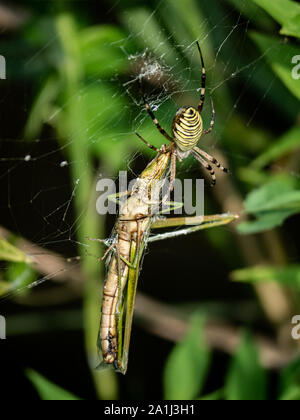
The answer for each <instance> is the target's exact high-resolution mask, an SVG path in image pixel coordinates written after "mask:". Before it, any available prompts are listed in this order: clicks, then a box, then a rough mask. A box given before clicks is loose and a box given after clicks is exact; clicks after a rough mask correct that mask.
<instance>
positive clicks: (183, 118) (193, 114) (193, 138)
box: [137, 42, 228, 188]
mask: <svg viewBox="0 0 300 420" xmlns="http://www.w3.org/2000/svg"><path fill="white" fill-rule="evenodd" d="M197 47H198V51H199V54H200V58H201V64H202V86H201V95H200V102H199V104H198V109H196V108H194V107H193V106H189V107H185V108H180V109H179V111H178V112H177V113H176V115H175V118H174V120H173V124H172V136H169V134H168V133H167V132H166V131H165V130H164V129H163V128H162V127H161V125H160V124H159V122H158V120H157V119H156V117H155V115H154V113H153V111H152V110H151V108H150V105H149V104H148V102H147V101H146V99H145V97H144V94H143V92H142V90H141V93H142V96H143V99H144V103H145V107H146V109H147V111H148V113H149V115H150V117H151V118H152V120H153V122H154V124H155V125H156V127H157V128H158V130H159V131H160V133H161V134H162V135H163V136H164V137H166V139H167V140H168V141H170V142H171V143H172V145H173V146H172V147H171V151H172V159H171V186H173V184H174V181H175V177H176V157H177V158H178V159H179V160H182V159H184V158H186V157H187V156H188V155H190V154H192V155H193V156H194V157H195V158H196V159H197V160H198V162H200V163H201V165H203V166H204V168H206V169H207V170H208V171H209V172H210V175H211V178H212V185H215V184H216V176H215V172H214V170H213V168H212V166H211V164H213V165H215V166H216V167H217V168H219V169H221V170H222V171H224V172H228V170H227V169H226V168H224V167H223V166H222V165H221V164H220V163H219V162H218V161H217V159H215V158H214V157H213V156H211V155H209V154H208V153H206V152H204V150H201V149H199V147H197V143H198V142H199V140H200V138H201V136H202V135H203V134H209V133H211V131H212V130H213V128H214V124H215V115H216V113H215V109H214V104H213V100H212V99H211V105H212V119H211V122H210V127H209V129H207V130H204V129H203V120H202V117H201V112H202V109H203V105H204V100H205V83H206V71H205V66H204V60H203V56H202V52H201V49H200V45H199V43H198V42H197ZM137 135H138V137H139V138H140V139H141V140H142V141H143V142H144V143H145V144H146V145H147V146H148V147H150V148H151V149H152V150H156V151H157V152H160V153H163V152H164V151H165V150H167V149H169V148H166V147H165V146H163V147H162V148H161V149H157V148H156V147H154V146H152V145H151V144H149V143H148V142H147V141H146V140H145V139H143V137H141V136H140V135H139V134H137ZM208 162H210V163H211V164H210V163H208ZM171 188H172V187H171Z"/></svg>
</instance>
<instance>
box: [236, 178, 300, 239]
mask: <svg viewBox="0 0 300 420" xmlns="http://www.w3.org/2000/svg"><path fill="white" fill-rule="evenodd" d="M244 205H245V210H246V212H247V213H248V214H252V215H255V216H256V217H257V219H258V220H256V221H254V222H244V223H241V224H240V225H239V226H238V230H239V232H240V233H243V234H249V233H258V232H262V231H264V230H268V229H272V228H274V227H277V226H280V225H282V223H283V222H284V221H285V220H286V219H287V218H288V217H290V216H292V215H293V214H296V213H299V212H300V191H299V190H296V189H295V180H294V179H292V178H290V177H286V176H280V177H277V178H276V179H272V181H270V182H268V183H266V184H265V185H263V186H262V187H260V188H258V189H255V190H253V191H252V192H251V193H250V194H248V196H247V198H246V200H245V202H244Z"/></svg>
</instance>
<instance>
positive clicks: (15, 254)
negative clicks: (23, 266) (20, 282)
mask: <svg viewBox="0 0 300 420" xmlns="http://www.w3.org/2000/svg"><path fill="white" fill-rule="evenodd" d="M0 261H11V262H25V263H30V262H32V260H31V258H29V257H28V256H27V255H26V254H24V252H22V251H21V250H19V249H18V248H16V247H15V246H13V245H12V244H10V243H9V242H8V241H7V240H6V239H0Z"/></svg>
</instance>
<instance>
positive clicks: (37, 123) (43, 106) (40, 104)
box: [24, 77, 59, 140]
mask: <svg viewBox="0 0 300 420" xmlns="http://www.w3.org/2000/svg"><path fill="white" fill-rule="evenodd" d="M58 93H59V82H58V80H57V79H56V78H53V77H51V78H50V79H48V80H47V81H46V83H45V85H44V86H43V88H42V89H41V91H40V93H39V95H38V96H37V98H36V99H35V102H34V104H33V107H32V109H31V112H30V115H29V118H28V120H27V123H26V126H25V132H24V136H25V138H26V139H29V140H32V139H34V138H35V137H36V136H38V135H39V134H40V132H41V130H42V127H43V124H44V123H45V122H48V121H49V119H50V118H51V113H52V112H53V110H54V108H53V107H54V103H55V100H56V97H57V95H58ZM53 114H54V112H53Z"/></svg>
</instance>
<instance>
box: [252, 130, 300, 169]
mask: <svg viewBox="0 0 300 420" xmlns="http://www.w3.org/2000/svg"><path fill="white" fill-rule="evenodd" d="M299 139H300V128H299V127H293V128H292V129H291V130H289V131H288V132H287V133H285V134H284V135H283V136H282V137H281V138H279V139H278V140H276V141H275V142H274V144H273V145H272V146H271V147H269V148H268V149H267V150H266V151H265V152H264V153H263V154H261V155H260V156H258V157H257V158H256V159H255V160H254V161H253V162H252V163H251V165H250V166H251V168H254V169H263V168H264V166H266V165H268V164H269V163H271V162H274V161H276V160H277V159H280V158H282V157H285V156H286V155H288V154H290V153H291V152H293V151H294V150H296V149H299V148H300V142H299Z"/></svg>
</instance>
